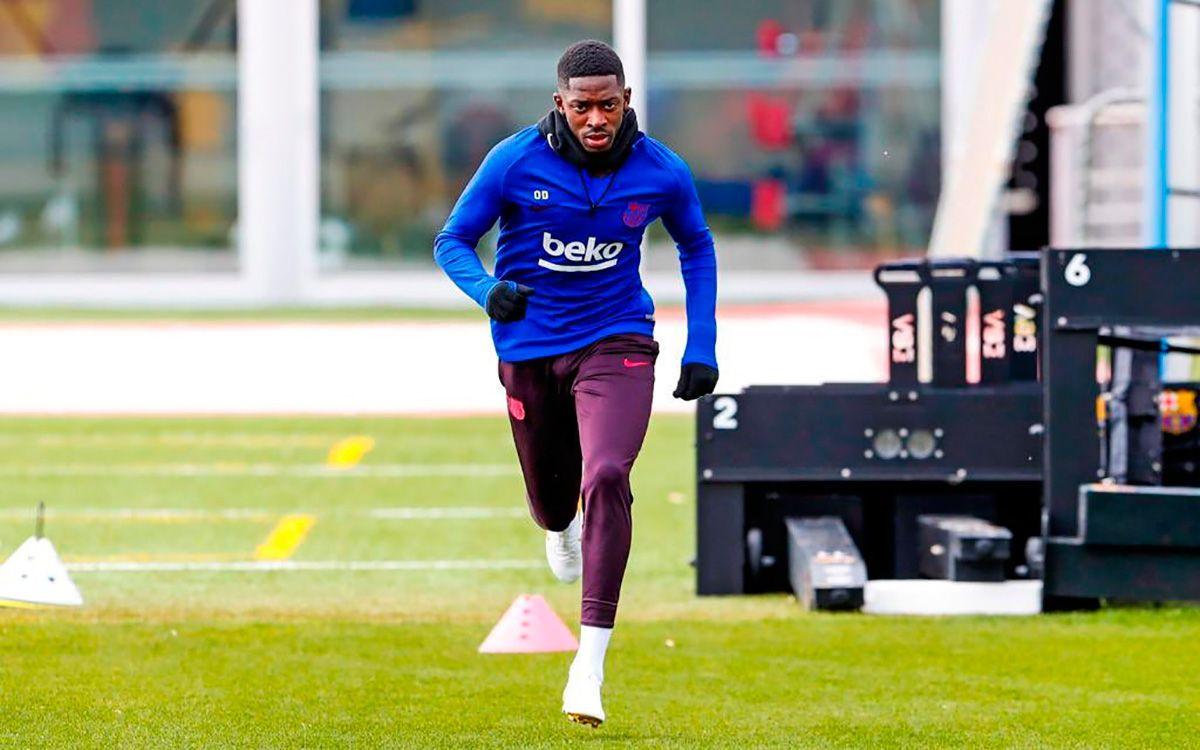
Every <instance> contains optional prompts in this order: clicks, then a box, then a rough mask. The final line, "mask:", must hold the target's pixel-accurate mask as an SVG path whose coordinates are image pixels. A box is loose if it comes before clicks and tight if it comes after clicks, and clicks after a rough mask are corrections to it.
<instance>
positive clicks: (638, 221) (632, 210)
mask: <svg viewBox="0 0 1200 750" xmlns="http://www.w3.org/2000/svg"><path fill="white" fill-rule="evenodd" d="M649 214H650V206H649V205H648V204H646V203H638V202H637V201H631V202H630V204H629V207H628V208H626V209H625V215H624V216H622V217H621V218H622V219H623V220H624V221H625V226H627V227H640V226H641V225H642V224H645V223H646V217H647V216H648V215H649Z"/></svg>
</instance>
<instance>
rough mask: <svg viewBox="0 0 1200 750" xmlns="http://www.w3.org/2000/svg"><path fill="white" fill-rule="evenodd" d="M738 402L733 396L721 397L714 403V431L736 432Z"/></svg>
mask: <svg viewBox="0 0 1200 750" xmlns="http://www.w3.org/2000/svg"><path fill="white" fill-rule="evenodd" d="M737 410H738V402H737V399H736V398H734V397H733V396H721V397H719V398H718V399H717V400H716V401H713V429H714V430H736V429H737V427H738V421H737Z"/></svg>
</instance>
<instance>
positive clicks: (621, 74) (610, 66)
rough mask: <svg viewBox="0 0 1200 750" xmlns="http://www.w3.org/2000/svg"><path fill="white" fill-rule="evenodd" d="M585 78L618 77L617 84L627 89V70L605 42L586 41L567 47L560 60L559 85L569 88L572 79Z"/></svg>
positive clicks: (614, 51)
mask: <svg viewBox="0 0 1200 750" xmlns="http://www.w3.org/2000/svg"><path fill="white" fill-rule="evenodd" d="M585 76H616V77H617V83H618V84H620V86H621V87H622V88H624V87H625V68H624V66H622V65H621V58H620V57H618V56H617V52H616V50H614V49H613V48H612V47H609V46H608V45H607V44H605V43H604V42H598V41H596V40H595V39H585V40H583V41H582V42H575V43H574V44H572V45H571V46H570V47H567V50H566V52H563V53H562V57H560V58H558V85H559V86H560V87H562V88H564V89H565V88H567V86H568V85H569V84H570V81H571V79H572V78H583V77H585Z"/></svg>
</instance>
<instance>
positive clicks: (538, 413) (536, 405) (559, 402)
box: [500, 359, 581, 532]
mask: <svg viewBox="0 0 1200 750" xmlns="http://www.w3.org/2000/svg"><path fill="white" fill-rule="evenodd" d="M554 361H555V360H553V359H539V360H533V361H530V362H500V382H501V383H502V384H503V385H504V390H505V392H506V394H507V398H508V421H509V424H510V425H511V426H512V435H513V443H514V445H515V446H516V449H517V459H518V460H519V461H520V464H521V473H522V475H523V476H524V477H525V496H526V500H527V502H528V503H529V513H530V515H531V516H533V520H534V521H535V522H536V523H537V525H538V526H541V527H542V528H543V529H546V530H548V531H556V532H557V531H562V530H564V529H566V528H567V526H569V525H570V524H571V521H572V520H574V518H575V514H576V510H577V506H578V503H579V483H580V471H581V470H580V462H581V458H580V452H579V428H578V426H577V424H576V421H575V407H574V404H573V403H572V400H571V396H570V392H569V391H568V389H567V388H566V387H565V385H563V384H562V381H561V380H560V379H559V378H556V377H555V374H554V372H553V367H552V365H553V363H554Z"/></svg>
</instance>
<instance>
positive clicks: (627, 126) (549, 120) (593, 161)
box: [538, 109, 638, 173]
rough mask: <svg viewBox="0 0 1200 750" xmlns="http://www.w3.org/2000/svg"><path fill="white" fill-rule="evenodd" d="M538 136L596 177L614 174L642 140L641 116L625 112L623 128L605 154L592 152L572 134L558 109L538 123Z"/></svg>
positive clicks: (557, 151) (561, 154)
mask: <svg viewBox="0 0 1200 750" xmlns="http://www.w3.org/2000/svg"><path fill="white" fill-rule="evenodd" d="M538 132H539V133H541V134H542V137H544V138H545V139H546V142H547V143H548V144H550V148H552V149H554V152H555V153H557V154H558V155H559V156H561V157H562V158H564V159H566V160H567V161H569V162H571V163H572V164H574V165H575V166H577V167H580V168H582V169H586V170H587V171H589V172H592V173H602V172H611V171H613V170H615V169H617V168H618V167H620V166H621V164H622V162H624V161H625V159H626V158H627V157H628V156H629V151H630V150H631V149H632V148H633V144H634V142H635V141H636V140H637V137H638V124H637V115H635V114H634V112H633V110H632V109H627V110H625V116H624V117H623V118H622V119H621V126H620V127H618V128H617V132H616V134H615V135H614V136H613V142H612V145H611V146H610V147H608V148H607V149H605V150H604V151H588V150H587V149H585V148H584V147H583V144H582V143H580V142H579V139H578V138H576V137H575V134H574V133H572V132H571V128H570V126H568V125H567V118H566V117H565V116H564V115H563V114H562V113H561V112H559V111H558V110H557V109H552V110H550V111H549V112H548V113H546V116H545V117H543V118H542V119H541V121H539V122H538Z"/></svg>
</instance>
